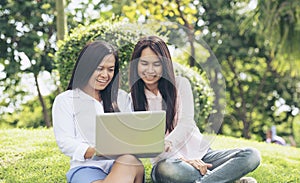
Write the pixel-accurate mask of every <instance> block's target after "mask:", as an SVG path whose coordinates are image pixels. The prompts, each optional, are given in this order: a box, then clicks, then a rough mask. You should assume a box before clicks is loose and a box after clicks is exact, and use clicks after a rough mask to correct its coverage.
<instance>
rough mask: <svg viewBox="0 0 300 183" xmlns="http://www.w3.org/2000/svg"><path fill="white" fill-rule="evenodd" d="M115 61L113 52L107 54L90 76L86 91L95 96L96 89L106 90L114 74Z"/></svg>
mask: <svg viewBox="0 0 300 183" xmlns="http://www.w3.org/2000/svg"><path fill="white" fill-rule="evenodd" d="M115 62H116V60H115V57H114V55H113V54H110V55H106V56H105V57H104V58H103V60H102V62H101V63H100V64H99V66H98V67H97V69H96V70H95V71H94V73H93V74H92V76H91V77H90V79H89V81H88V84H87V85H86V86H85V87H84V91H85V92H86V93H88V94H92V96H93V95H94V92H95V91H101V90H104V89H105V88H106V87H107V85H108V84H109V83H110V82H111V80H112V78H113V76H114V72H115Z"/></svg>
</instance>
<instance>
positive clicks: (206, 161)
mask: <svg viewBox="0 0 300 183" xmlns="http://www.w3.org/2000/svg"><path fill="white" fill-rule="evenodd" d="M129 83H130V86H131V99H132V103H133V108H134V110H135V111H145V110H150V111H151V110H166V131H165V133H166V136H165V152H163V153H162V154H160V155H159V156H158V157H156V158H154V159H152V162H153V165H154V166H153V168H152V172H151V177H152V180H153V182H154V183H171V182H172V183H192V182H201V183H206V182H210V183H219V182H231V181H234V180H237V179H240V178H241V177H242V176H243V175H245V174H247V173H249V172H251V171H253V170H254V169H256V167H257V166H258V165H259V164H260V155H259V152H258V151H257V150H256V149H253V148H244V149H230V150H212V149H211V148H210V147H209V142H208V141H206V140H205V138H204V137H203V135H202V134H201V133H200V131H199V129H198V127H197V126H196V123H195V121H194V103H193V101H194V100H193V94H192V89H191V85H190V83H189V81H188V80H187V79H186V78H184V77H176V78H175V76H174V70H173V65H172V60H171V56H170V53H169V50H168V48H167V45H166V44H165V42H164V41H163V40H162V39H160V38H159V37H157V36H148V37H144V38H142V39H140V40H139V41H138V43H137V44H136V45H135V48H134V51H133V54H132V58H131V62H130V79H129ZM239 181H244V182H251V181H252V182H256V181H255V179H254V178H251V177H244V178H242V179H240V180H239Z"/></svg>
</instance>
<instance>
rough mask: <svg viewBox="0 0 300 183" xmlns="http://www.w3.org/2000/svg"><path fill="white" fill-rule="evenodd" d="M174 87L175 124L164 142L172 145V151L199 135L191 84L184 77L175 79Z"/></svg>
mask: <svg viewBox="0 0 300 183" xmlns="http://www.w3.org/2000/svg"><path fill="white" fill-rule="evenodd" d="M176 87H177V91H178V93H177V95H178V96H177V117H176V123H177V124H176V126H175V128H174V130H173V131H172V132H171V133H170V134H169V135H168V136H167V137H166V140H167V141H170V142H171V143H172V146H173V147H172V151H174V150H176V149H177V150H178V149H180V148H181V147H182V146H183V145H184V144H185V143H187V141H189V139H190V138H192V136H193V135H195V133H199V131H198V128H197V126H196V123H195V121H194V98H193V93H192V88H191V84H190V82H189V81H188V79H186V78H184V77H176ZM199 134H200V133H199Z"/></svg>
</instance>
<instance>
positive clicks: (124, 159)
mask: <svg viewBox="0 0 300 183" xmlns="http://www.w3.org/2000/svg"><path fill="white" fill-rule="evenodd" d="M116 162H117V163H121V164H125V165H143V164H142V162H141V161H140V160H139V159H138V158H136V157H135V156H133V155H130V154H125V155H122V156H119V157H118V158H117V159H116Z"/></svg>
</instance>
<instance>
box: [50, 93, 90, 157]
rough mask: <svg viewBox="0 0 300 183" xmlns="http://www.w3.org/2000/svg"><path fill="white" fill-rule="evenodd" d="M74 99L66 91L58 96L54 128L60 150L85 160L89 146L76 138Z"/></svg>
mask: <svg viewBox="0 0 300 183" xmlns="http://www.w3.org/2000/svg"><path fill="white" fill-rule="evenodd" d="M73 107H74V106H73V104H72V99H71V98H68V96H67V95H66V93H64V95H59V96H58V97H56V99H55V101H54V103H53V108H52V115H53V129H54V134H55V138H56V142H57V145H58V146H59V148H60V150H61V151H62V152H63V153H64V154H65V155H67V156H70V157H71V158H72V160H77V161H84V154H85V152H86V150H87V148H88V147H89V145H88V144H87V143H83V142H81V141H80V140H78V139H76V138H77V134H76V133H78V132H77V131H76V127H75V119H74V118H75V116H74V115H75V114H74V108H73Z"/></svg>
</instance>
